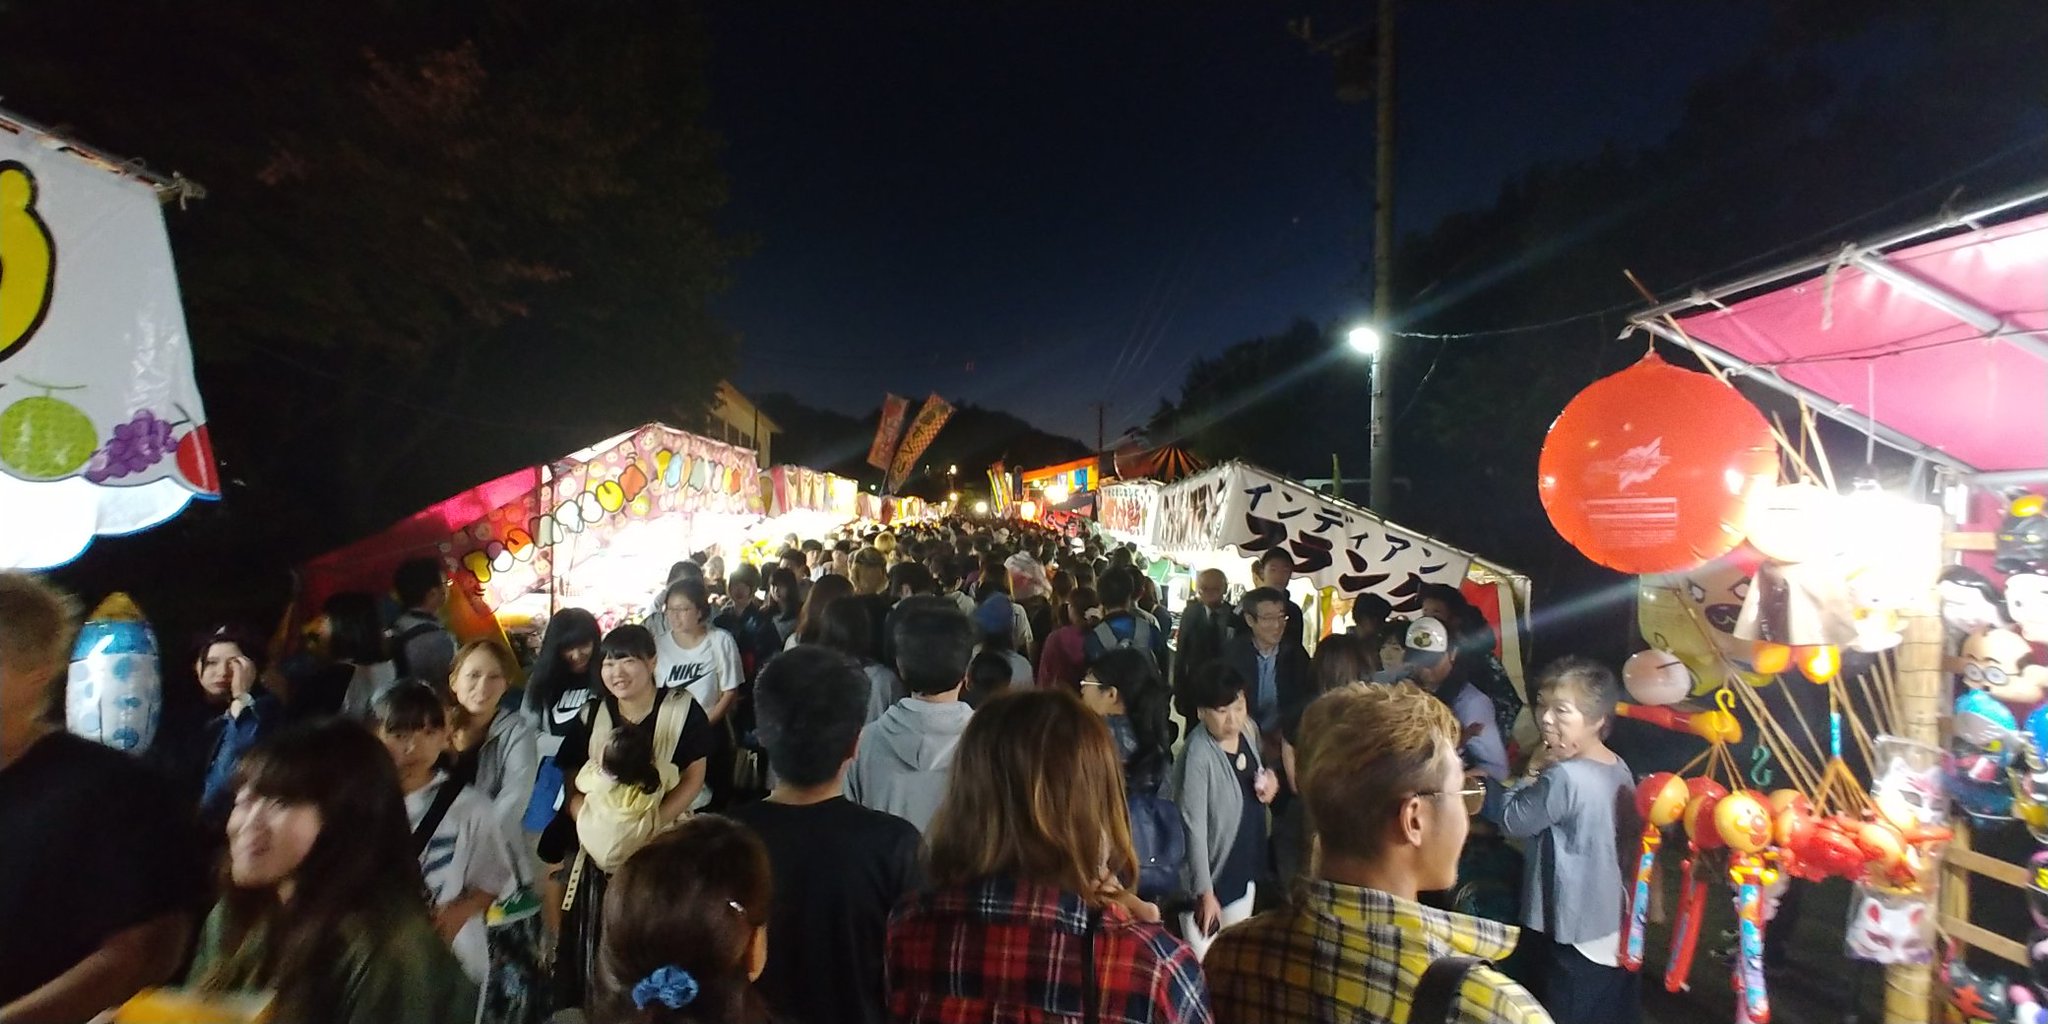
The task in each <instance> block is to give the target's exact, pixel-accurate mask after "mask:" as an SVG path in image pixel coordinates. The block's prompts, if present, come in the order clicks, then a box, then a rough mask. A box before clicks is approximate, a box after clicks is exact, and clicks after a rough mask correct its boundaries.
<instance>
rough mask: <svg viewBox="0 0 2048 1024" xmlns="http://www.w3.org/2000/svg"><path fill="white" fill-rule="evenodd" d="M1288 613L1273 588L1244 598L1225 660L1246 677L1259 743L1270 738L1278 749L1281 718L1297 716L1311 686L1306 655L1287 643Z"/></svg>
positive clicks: (1284, 600) (1284, 599)
mask: <svg viewBox="0 0 2048 1024" xmlns="http://www.w3.org/2000/svg"><path fill="white" fill-rule="evenodd" d="M1287 607H1288V600H1287V595H1286V594H1284V593H1281V592H1280V591H1278V590H1274V589H1273V588H1271V587H1259V588H1258V589H1256V590H1253V591H1251V592H1250V593H1247V594H1245V595H1244V600H1242V601H1240V602H1239V603H1238V610H1239V611H1240V613H1241V614H1242V615H1243V616H1244V624H1245V629H1244V631H1243V632H1241V633H1240V634H1239V635H1238V636H1237V638H1236V639H1234V640H1232V641H1231V642H1230V645H1229V646H1228V647H1226V648H1225V652H1226V653H1225V655H1224V656H1225V657H1226V658H1228V659H1229V661H1230V664H1231V666H1232V667H1234V668H1236V669H1237V671H1238V674H1239V675H1242V676H1243V677H1244V681H1245V696H1246V698H1247V699H1246V701H1245V704H1246V705H1247V710H1248V711H1250V713H1251V716H1252V720H1253V721H1255V722H1257V723H1259V739H1260V741H1261V742H1265V740H1266V737H1268V736H1270V737H1273V738H1274V742H1275V743H1276V744H1277V742H1278V739H1279V736H1280V725H1281V722H1282V720H1283V718H1284V716H1285V715H1286V714H1288V713H1290V712H1291V713H1294V714H1299V713H1300V711H1301V708H1302V707H1303V706H1304V705H1306V704H1307V703H1308V700H1309V690H1310V688H1311V685H1312V683H1311V680H1310V677H1309V662H1308V651H1307V650H1305V649H1303V648H1302V646H1301V644H1300V642H1298V641H1290V640H1288V639H1287ZM1272 763H1275V764H1277V763H1279V762H1278V761H1277V760H1276V761H1274V762H1272Z"/></svg>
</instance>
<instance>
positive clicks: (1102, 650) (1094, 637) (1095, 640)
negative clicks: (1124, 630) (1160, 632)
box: [1084, 615, 1159, 669]
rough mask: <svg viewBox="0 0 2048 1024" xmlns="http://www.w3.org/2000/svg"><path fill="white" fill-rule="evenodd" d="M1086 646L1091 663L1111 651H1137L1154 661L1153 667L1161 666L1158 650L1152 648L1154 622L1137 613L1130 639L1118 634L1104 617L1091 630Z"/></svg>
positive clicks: (1132, 620) (1133, 618)
mask: <svg viewBox="0 0 2048 1024" xmlns="http://www.w3.org/2000/svg"><path fill="white" fill-rule="evenodd" d="M1084 646H1085V648H1086V650H1085V652H1084V653H1086V654H1087V656H1088V661H1089V662H1091V663H1092V662H1094V661H1095V660H1096V659H1098V658H1100V657H1102V656H1103V655H1105V654H1108V653H1109V652H1111V651H1137V652H1139V653H1141V654H1143V655H1144V656H1145V657H1146V658H1147V659H1149V660H1151V661H1152V663H1153V664H1152V667H1153V668H1155V669H1156V668H1158V667H1159V655H1158V652H1156V651H1154V650H1153V649H1152V624H1151V623H1150V622H1147V621H1145V620H1144V618H1142V617H1140V616H1137V615H1133V616H1131V638H1130V639H1129V640H1125V639H1123V638H1121V637H1119V636H1117V635H1116V630H1114V629H1111V628H1109V620H1108V619H1104V620H1102V621H1101V622H1098V623H1096V624H1095V628H1094V629H1092V630H1090V631H1089V633H1088V639H1087V642H1086V643H1085V645H1084Z"/></svg>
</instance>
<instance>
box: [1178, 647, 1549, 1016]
mask: <svg viewBox="0 0 2048 1024" xmlns="http://www.w3.org/2000/svg"><path fill="white" fill-rule="evenodd" d="M1459 735H1460V730H1459V726H1458V721H1457V719H1456V718H1454V717H1452V715H1451V713H1450V710H1449V709H1448V708H1446V707H1445V706H1444V705H1443V703H1442V702H1440V701H1438V700H1437V699H1436V698H1434V697H1432V696H1430V695H1428V694H1426V693H1424V692H1422V691H1421V690H1420V689H1417V688H1416V687H1414V686H1411V685H1407V684H1396V685H1391V686H1348V687H1341V688H1339V689H1337V690H1334V691H1332V692H1330V693H1328V694H1325V695H1324V696H1322V697H1320V698H1318V699H1317V700H1316V701H1315V703H1313V704H1311V705H1309V707H1308V710H1307V711H1306V712H1305V713H1304V714H1303V717H1302V723H1301V748H1300V750H1299V752H1298V759H1297V764H1298V776H1299V779H1300V783H1301V795H1302V799H1303V800H1304V801H1305V802H1306V804H1307V806H1308V814H1309V821H1310V825H1311V827H1312V828H1313V829H1314V830H1315V833H1316V835H1317V838H1318V841H1319V843H1320V845H1321V857H1320V860H1319V863H1318V865H1317V868H1316V871H1315V875H1314V877H1313V878H1311V879H1310V881H1309V882H1308V883H1307V886H1306V888H1305V889H1304V891H1303V892H1302V895H1301V898H1300V900H1299V901H1298V902H1297V904H1296V905H1295V906H1291V907H1288V908H1285V909H1280V910H1273V911H1268V912H1266V913H1264V914H1260V915H1258V916H1256V917H1254V918H1252V919H1251V920H1249V921H1246V922H1244V923H1243V924H1240V925H1238V926H1236V927H1234V928H1230V929H1226V930H1225V931H1224V932H1223V934H1222V935H1220V936H1218V937H1217V939H1216V943H1215V945H1213V946H1211V947H1210V949H1209V954H1208V957H1207V959H1205V960H1204V961H1203V968H1204V970H1205V972H1206V973H1207V974H1208V976H1209V992H1210V999H1211V1002H1212V1004H1213V1006H1214V1009H1215V1016H1216V1020H1217V1022H1218V1024H1234V1022H1263V1021H1276V1020H1287V1021H1313V1022H1324V1021H1331V1022H1334V1021H1347V1022H1348V1021H1368V1022H1376V1024H1377V1022H1384V1024H1392V1022H1396V1021H1407V1020H1410V1019H1411V1014H1410V1009H1411V1007H1412V1006H1413V1005H1414V1003H1415V999H1416V987H1417V985H1418V983H1419V982H1420V980H1421V978H1422V976H1423V974H1424V972H1426V971H1428V970H1429V969H1430V967H1431V965H1432V964H1434V963H1436V962H1437V961H1439V960H1441V959H1443V958H1445V957H1453V956H1459V957H1472V958H1476V959H1479V960H1486V961H1498V960H1499V959H1500V958H1502V957H1504V956H1506V955H1507V954H1508V953H1509V952H1510V951H1511V950H1513V949H1514V947H1515V941H1516V939H1517V938H1518V932H1517V930H1516V929H1515V928H1512V927H1510V926H1508V925H1504V924H1500V923H1498V922H1494V921H1487V920H1483V919H1480V918H1475V917H1468V916H1466V915H1463V914H1456V913H1451V912H1449V911H1443V910H1435V909H1432V908H1429V907H1425V906H1423V905H1422V904H1421V903H1419V902H1417V901H1416V898H1417V896H1418V894H1420V893H1423V892H1429V891H1434V890H1441V889H1448V888H1450V887H1452V886H1453V885H1455V884H1456V883H1457V880H1458V853H1459V851H1460V850H1461V849H1462V848H1463V847H1464V845H1465V834H1466V831H1467V828H1468V827H1469V818H1470V816H1471V814H1473V813H1474V812H1476V811H1477V809H1478V808H1479V806H1480V803H1481V802H1482V800H1483V799H1484V797H1485V790H1484V789H1482V788H1479V787H1478V786H1476V785H1472V786H1469V788H1468V783H1467V782H1466V781H1465V767H1464V765H1463V763H1462V762H1461V761H1460V760H1459V757H1458V740H1459ZM1451 977H1452V979H1453V981H1454V984H1451V985H1448V986H1447V987H1446V989H1445V995H1447V996H1448V1005H1449V1009H1450V1013H1449V1015H1448V1017H1447V1018H1445V1019H1449V1020H1454V1021H1464V1022H1477V1024H1547V1022H1548V1021H1549V1020H1550V1016H1549V1015H1548V1014H1546V1013H1545V1012H1544V1011H1543V1008H1542V1006H1541V1005H1539V1004H1538V1003H1537V1002H1536V1000H1535V999H1534V998H1533V997H1532V996H1530V995H1529V993H1528V992H1527V991H1526V990H1524V989H1523V988H1522V987H1521V986H1520V985H1517V984H1516V983H1514V982H1512V981H1509V980H1508V979H1507V977H1506V976H1505V975H1503V974H1501V973H1500V972H1499V971H1496V970H1494V969H1493V968H1492V967H1488V966H1484V965H1474V966H1471V967H1469V968H1468V969H1466V970H1465V971H1464V973H1463V975H1462V977H1459V976H1457V975H1456V974H1453V975H1451Z"/></svg>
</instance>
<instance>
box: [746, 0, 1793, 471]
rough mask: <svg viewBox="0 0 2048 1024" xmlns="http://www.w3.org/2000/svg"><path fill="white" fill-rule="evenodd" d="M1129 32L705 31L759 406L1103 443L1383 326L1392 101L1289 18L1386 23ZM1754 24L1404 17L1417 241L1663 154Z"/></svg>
mask: <svg viewBox="0 0 2048 1024" xmlns="http://www.w3.org/2000/svg"><path fill="white" fill-rule="evenodd" d="M1110 6H1112V5H1101V4H1086V5H1082V4H1074V5H1067V4H1047V3H1031V4H1024V3H987V4H983V3H974V4H936V3H926V4H891V5H886V6H874V5H857V4H830V5H826V4H797V3H787V2H749V3H744V4H724V5H715V6H713V7H712V8H711V9H710V10H711V28H712V33H713V40H712V47H713V52H712V68H711V84H712V88H713V100H712V102H713V118H714V121H715V123H716V126H717V127H718V129H719V130H720V131H721V132H722V133H723V134H724V135H725V137H726V139H727V141H728V144H729V147H730V149H729V151H728V153H727V154H726V157H725V166H726V169H727V172H728V174H729V176H730V178H731V181H732V190H733V196H732V204H731V207H730V225H731V227H733V228H734V229H735V230H737V231H740V232H744V233H746V234H748V235H750V236H751V237H752V238H753V239H754V240H755V241H756V242H757V244H758V248H757V249H756V250H755V253H754V255H753V256H752V257H751V258H749V259H748V260H746V261H745V262H743V263H742V264H741V265H740V266H739V268H738V279H737V282H736V284H735V287H734V289H733V291H732V292H731V293H730V294H729V295H728V296H727V297H726V298H725V299H724V300H723V303H722V306H721V312H722V314H723V316H724V318H725V320H726V322H727V323H728V324H729V325H730V326H732V327H733V328H734V329H736V330H738V331H739V332H741V334H742V335H743V337H744V341H743V345H742V359H743V369H742V371H741V373H740V374H739V378H738V383H739V384H740V386H741V387H742V389H744V390H749V391H755V392H765V391H791V392H794V393H796V394H797V395H798V396H799V397H800V398H802V399H804V400H806V401H809V402H812V403H814V404H818V405H822V406H826V407H830V408H835V409H840V410H843V411H846V412H852V413H860V412H864V411H866V410H867V409H870V408H872V407H873V406H874V405H876V404H877V403H878V402H879V400H880V398H881V395H882V393H883V392H884V391H887V390H894V391H896V392H897V393H899V394H904V395H910V396H913V397H915V396H918V395H922V394H924V393H925V392H927V391H933V390H936V391H938V392H939V393H941V394H943V395H945V396H947V397H950V398H958V399H964V400H967V401H971V402H975V403H978V404H984V405H990V406H994V407H997V408H1001V409H1005V410H1008V411H1011V412H1014V413H1017V414H1019V415H1021V416H1024V417H1025V418H1027V419H1029V420H1031V421H1033V422H1034V423H1036V424H1037V425H1039V426H1041V427H1044V428H1046V429H1050V430H1053V431H1056V432H1061V433H1066V434H1068V435H1070V436H1074V437H1078V438H1082V439H1084V440H1089V441H1091V442H1092V441H1093V435H1094V432H1095V413H1094V411H1093V409H1092V403H1094V402H1096V401H1099V400H1105V401H1107V402H1108V403H1109V414H1108V420H1109V433H1110V435H1111V436H1114V435H1116V434H1117V433H1118V432H1120V431H1121V430H1122V429H1124V428H1126V427H1130V426H1135V425H1138V424H1140V423H1142V422H1143V420H1144V418H1145V417H1146V416H1147V415H1149V414H1150V412H1151V411H1152V410H1153V409H1154V408H1155V407H1156V406H1157V405H1158V403H1159V401H1160V400H1161V399H1162V398H1172V397H1173V396H1174V395H1175V394H1176V392H1177V389H1178V386H1179V383H1180V381H1181V377H1182V374H1183V372H1184V371H1185V369H1186V367H1187V365H1188V364H1189V363H1190V362H1191V361H1192V360H1193V359H1195V358H1196V357H1199V356H1202V355H1207V354H1211V353H1214V352H1217V351H1220V350H1221V349H1222V348H1224V347H1226V346H1228V345H1229V344H1231V343H1233V342H1237V341H1242V340H1245V339H1247V338H1251V337H1255V336H1258V335H1260V334H1264V333H1270V332H1277V331H1279V330H1281V329H1283V328H1284V327H1285V326H1286V325H1287V324H1288V323H1289V322H1290V321H1291V320H1292V319H1293V318H1294V317H1295V316H1297V315H1300V316H1307V317H1309V318H1311V319H1313V320H1316V321H1318V322H1323V323H1329V322H1335V321H1338V320H1344V319H1349V318H1351V317H1355V316H1359V315H1362V314H1363V313H1365V312H1366V311H1368V310H1369V307H1370V303H1369V301H1368V296H1369V290H1368V287H1367V283H1366V276H1365V274H1364V272H1363V269H1362V267H1363V264H1364V261H1365V260H1366V259H1367V258H1368V257H1369V252H1370V245H1369V242H1370V238H1371V229H1370V217H1371V206H1370V180H1371V179H1370V173H1369V172H1370V169H1371V156H1372V137H1371V127H1372V114H1373V112H1372V107H1371V105H1370V104H1346V103H1343V102H1340V101H1339V100H1338V99H1337V98H1336V95H1335V91H1334V88H1333V83H1334V72H1333V68H1332V63H1331V59H1330V58H1329V57H1327V56H1323V55H1319V54H1315V53H1311V52H1310V51H1309V49H1308V47H1307V46H1306V45H1304V44H1303V43H1302V42H1301V41H1299V40H1298V39H1296V38H1294V37H1293V36H1291V35H1290V34H1289V33H1288V32H1287V21H1288V19H1289V18H1290V17H1293V16H1296V15H1298V14H1300V13H1303V12H1307V13H1311V14H1313V15H1314V24H1315V28H1316V31H1317V34H1318V35H1322V36H1327V35H1331V34H1335V33H1336V32H1337V31H1339V30H1341V29H1342V28H1344V27H1347V26H1350V25H1353V24H1355V23H1357V22H1358V21H1360V20H1362V19H1365V18H1368V17H1370V16H1371V11H1372V7H1373V5H1372V4H1370V3H1365V2H1353V3H1350V4H1329V3H1324V4H1270V3H1252V2H1245V3H1201V4H1173V5H1168V4H1163V3H1160V4H1128V5H1114V6H1115V7H1116V9H1115V10H1109V9H1107V8H1108V7H1110ZM884 10H886V11H887V12H889V13H888V14H887V16H882V15H880V14H879V13H878V12H880V11H884ZM1169 10H1171V12H1172V13H1170V14H1169V13H1167V12H1168V11H1169ZM1764 24H1765V11H1764V8H1763V5H1761V4H1757V3H1746V4H1745V3H1730V2H1696V3H1678V2H1660V3H1647V2H1619V0H1609V2H1584V3H1574V4H1540V5H1538V4H1505V3H1497V2H1469V0H1430V2H1428V3H1410V4H1407V5H1406V6H1405V7H1404V9H1403V13H1402V21H1401V26H1400V33H1399V40H1400V46H1401V52H1400V56H1399V60H1398V63H1397V66H1398V68H1399V71H1400V76H1401V80H1400V87H1399V94H1400V103H1401V107H1400V129H1399V144H1400V155H1399V167H1398V171H1397V182H1398V187H1399V189H1400V193H1399V199H1398V204H1397V210H1398V213H1397V216H1398V218H1399V224H1400V229H1401V230H1402V231H1404V232H1407V231H1418V230H1423V229H1426V228H1427V227H1428V226H1429V225H1431V224H1433V223H1434V222H1435V221H1437V220H1438V219H1439V218H1441V217H1443V216H1444V215H1446V214H1449V213H1454V212H1457V211H1459V210H1464V209H1472V208H1476V207H1483V206H1485V205H1487V204H1488V203H1489V202H1490V201H1491V200H1492V199H1493V198H1494V196H1495V195H1496V194H1497V193H1498V191H1499V189H1500V186H1501V184H1502V183H1503V181H1505V180H1507V179H1509V178H1512V177H1514V176H1515V175H1517V174H1518V173H1519V172H1521V171H1522V170H1523V169H1525V168H1527V167H1528V166H1530V165H1531V164H1533V163H1537V162H1541V161H1558V160H1570V159H1574V158H1578V157H1583V156H1586V155H1589V154H1592V153H1595V152H1597V151H1598V150H1599V149H1600V148H1601V147H1602V146H1603V145H1605V144H1607V143H1609V142H1613V143H1616V144H1619V145H1622V146H1625V147H1633V146H1640V145H1644V144H1647V143H1653V142H1655V141H1657V140H1658V139H1660V138H1662V137H1663V136H1664V134H1665V133H1667V132H1668V131H1669V130H1670V129H1671V128H1672V127H1673V126H1674V125H1675V124H1676V123H1677V121H1678V119H1679V116H1680V114H1681V112H1682V109H1683V103H1684V99H1685V95H1686V92H1687V89H1688V88H1689V86H1690V85H1691V83H1692V82H1693V81H1694V80H1695V79H1696V78H1698V77H1699V76H1700V75H1702V74H1706V73H1711V72H1713V71H1716V70H1720V69H1723V68H1725V67H1728V66H1731V65H1733V64H1734V63H1736V62H1737V61H1738V60H1739V58H1740V57H1741V56H1742V55H1743V53H1744V52H1745V50H1746V49H1747V48H1748V47H1749V46H1750V45H1752V43H1753V41H1754V40H1755V39H1756V38H1757V37H1758V35H1759V34H1760V32H1761V30H1762V28H1763V27H1764ZM1120 361H1121V363H1122V364H1123V365H1122V366H1121V367H1120V368H1117V367H1118V363H1119V362H1120ZM1112 368H1116V370H1115V372H1114V373H1113V374H1112V372H1111V371H1112Z"/></svg>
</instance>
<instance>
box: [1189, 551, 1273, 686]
mask: <svg viewBox="0 0 2048 1024" xmlns="http://www.w3.org/2000/svg"><path fill="white" fill-rule="evenodd" d="M1225 586H1226V584H1225V582H1224V579H1223V570H1221V569H1204V570H1202V571H1201V573H1200V574H1199V575H1197V576H1196V577H1195V596H1194V598H1193V599H1192V600H1190V601H1188V606H1187V609H1186V610H1185V611H1182V612H1181V613H1180V633H1179V641H1178V643H1176V644H1175V646H1174V651H1173V686H1174V688H1175V689H1176V690H1178V689H1180V688H1181V686H1182V685H1183V684H1184V683H1185V682H1186V681H1187V680H1189V679H1192V678H1194V675H1195V673H1196V672H1199V671H1201V670H1202V666H1204V665H1207V664H1208V663H1210V662H1212V661H1215V660H1216V659H1217V658H1220V657H1222V656H1223V652H1224V651H1225V650H1226V649H1228V648H1229V646H1230V642H1231V641H1232V640H1234V639H1236V638H1237V634H1238V633H1239V632H1242V623H1241V622H1240V621H1239V620H1238V617H1237V609H1235V608H1232V607H1231V606H1230V605H1229V603H1228V602H1226V601H1224V600H1223V592H1224V588H1225ZM1245 681H1246V682H1247V683H1249V682H1252V681H1253V680H1251V679H1249V678H1248V679H1246V680H1245Z"/></svg>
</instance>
